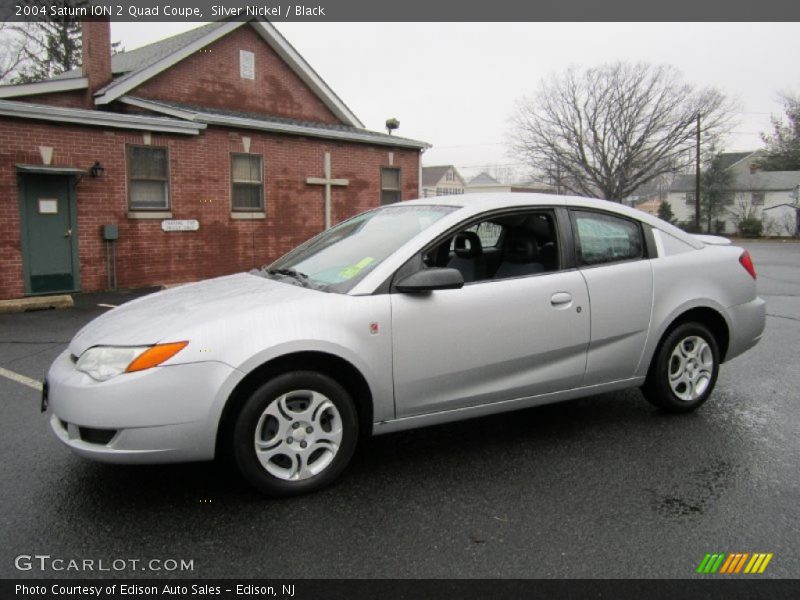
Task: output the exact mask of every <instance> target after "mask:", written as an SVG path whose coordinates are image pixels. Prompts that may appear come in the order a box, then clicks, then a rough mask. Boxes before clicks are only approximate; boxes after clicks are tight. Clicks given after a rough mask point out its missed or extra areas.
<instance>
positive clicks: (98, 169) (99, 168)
mask: <svg viewBox="0 0 800 600" xmlns="http://www.w3.org/2000/svg"><path fill="white" fill-rule="evenodd" d="M105 170H106V169H105V167H104V166H103V165H101V164H100V161H99V160H96V161H94V164H93V165H92V166H91V168H90V169H89V175H91V176H92V177H100V176H101V175H102V174H103V171H105Z"/></svg>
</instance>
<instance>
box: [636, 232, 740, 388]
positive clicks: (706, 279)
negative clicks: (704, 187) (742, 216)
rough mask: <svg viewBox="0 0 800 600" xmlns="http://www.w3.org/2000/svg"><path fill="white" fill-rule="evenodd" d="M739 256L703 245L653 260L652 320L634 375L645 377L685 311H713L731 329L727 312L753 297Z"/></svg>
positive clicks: (734, 250)
mask: <svg viewBox="0 0 800 600" xmlns="http://www.w3.org/2000/svg"><path fill="white" fill-rule="evenodd" d="M741 254H742V249H741V248H739V247H737V246H705V247H704V248H701V249H698V250H692V251H690V252H685V253H682V254H676V255H672V256H660V257H659V258H657V259H655V260H653V261H652V266H653V318H652V322H651V325H650V335H649V336H648V340H647V343H646V345H645V350H644V352H643V354H642V360H641V362H640V364H639V367H638V369H637V375H640V376H645V375H647V370H648V368H649V366H650V361H651V359H652V357H653V354H654V353H655V350H656V348H657V346H658V343H659V341H660V340H661V338H662V337H663V335H664V333H665V332H666V331H667V329H668V328H669V326H670V325H671V324H672V323H673V322H674V321H675V319H677V318H678V317H679V316H680V315H682V314H683V313H685V312H686V311H688V310H691V309H693V308H698V307H708V308H712V309H714V310H716V311H717V312H719V313H720V314H721V315H722V316H723V318H724V319H725V321H726V322H727V324H728V327H729V328H730V327H731V325H732V324H731V318H730V314H729V311H728V309H729V308H730V307H734V306H738V305H740V304H744V303H746V302H750V301H752V300H754V299H755V298H756V284H755V281H754V280H753V278H752V277H750V275H749V274H748V273H747V271H746V270H745V269H744V267H742V265H741V264H740V263H739V256H740V255H741Z"/></svg>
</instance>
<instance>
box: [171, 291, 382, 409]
mask: <svg viewBox="0 0 800 600" xmlns="http://www.w3.org/2000/svg"><path fill="white" fill-rule="evenodd" d="M287 285H289V284H287ZM390 314H391V313H390V304H389V297H388V296H386V295H376V296H348V295H343V294H328V293H323V292H319V293H317V294H313V295H311V296H309V297H308V298H307V299H304V300H300V301H296V302H293V303H291V304H287V305H279V306H265V307H263V308H256V309H253V310H250V311H247V312H246V313H244V314H242V315H236V316H232V317H230V318H227V319H222V320H220V321H218V322H217V323H215V324H209V325H205V326H203V327H198V328H197V329H196V330H194V331H189V332H186V336H187V338H188V339H192V344H193V345H195V346H196V347H197V351H198V352H200V353H201V355H203V356H205V357H206V358H207V359H211V360H220V361H222V362H225V363H226V364H229V365H230V366H232V367H234V369H236V372H237V374H238V375H237V376H238V377H239V378H241V377H243V376H246V375H247V374H248V373H250V372H251V371H253V370H254V369H256V368H257V367H259V366H261V365H263V364H265V363H267V362H269V361H271V360H273V359H276V358H280V357H282V356H286V355H287V354H292V353H296V352H309V351H316V352H324V353H327V354H332V355H334V356H337V357H339V358H342V359H344V360H346V361H348V362H349V363H351V364H352V365H353V366H354V367H355V368H356V369H358V370H359V371H360V372H361V374H362V375H363V376H364V378H365V380H366V381H367V385H368V386H369V388H370V391H371V393H372V397H373V404H374V406H373V411H374V417H375V419H391V418H394V397H393V391H392V358H391V318H390ZM237 383H238V381H237ZM226 389H230V390H231V391H232V390H233V386H232V385H231V386H227V387H226ZM228 397H229V392H228V393H227V394H222V395H221V396H220V397H219V398H218V399H217V404H216V406H215V407H214V409H213V411H214V412H216V413H217V415H220V414H221V413H222V410H223V408H224V405H225V403H226V402H227V399H228Z"/></svg>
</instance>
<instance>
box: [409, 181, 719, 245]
mask: <svg viewBox="0 0 800 600" xmlns="http://www.w3.org/2000/svg"><path fill="white" fill-rule="evenodd" d="M397 204H399V205H409V204H411V205H417V206H453V207H457V208H459V209H461V210H460V211H459V212H461V213H462V214H464V211H466V212H467V213H469V214H478V213H482V212H486V211H491V210H496V209H503V208H516V207H520V208H522V207H535V206H564V207H572V208H588V209H593V210H602V211H605V212H612V213H617V214H619V215H621V216H624V217H629V218H632V219H636V220H638V221H641V222H643V223H646V224H648V225H650V226H651V227H654V228H656V229H660V230H661V231H663V232H665V233H668V234H670V235H671V236H673V237H676V238H678V239H679V240H681V241H684V242H686V243H687V244H689V245H691V246H692V247H693V248H702V247H703V246H704V244H703V242H701V241H700V240H699V239H698V238H696V237H694V236H693V235H691V234H689V233H686V232H685V231H683V230H682V229H680V228H678V227H675V226H674V225H672V224H671V223H667V222H666V221H662V220H661V219H659V218H658V217H654V216H653V215H650V214H648V213H646V212H644V211H641V210H638V209H636V208H631V207H630V206H625V205H624V204H621V203H620V202H614V201H612V200H600V199H597V198H584V197H582V196H560V195H557V194H536V193H523V192H487V193H480V194H457V195H451V196H436V197H433V198H420V199H419V200H406V201H403V202H399V203H397ZM465 216H466V215H465Z"/></svg>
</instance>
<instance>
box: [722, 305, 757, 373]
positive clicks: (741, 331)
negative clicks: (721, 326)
mask: <svg viewBox="0 0 800 600" xmlns="http://www.w3.org/2000/svg"><path fill="white" fill-rule="evenodd" d="M727 312H728V317H729V319H730V332H731V338H730V340H729V343H728V352H727V354H726V355H725V361H726V362H727V361H729V360H731V359H732V358H735V357H737V356H739V355H740V354H742V353H743V352H746V351H747V350H749V349H750V348H752V347H753V346H755V345H756V344H757V343H758V342H759V340H760V339H761V335H762V334H763V333H764V327H765V326H766V323H767V303H766V302H765V301H764V300H763V299H762V298H759V297H756V299H755V300H751V301H750V302H745V303H744V304H739V305H737V306H731V307H730V308H728V311H727Z"/></svg>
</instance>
